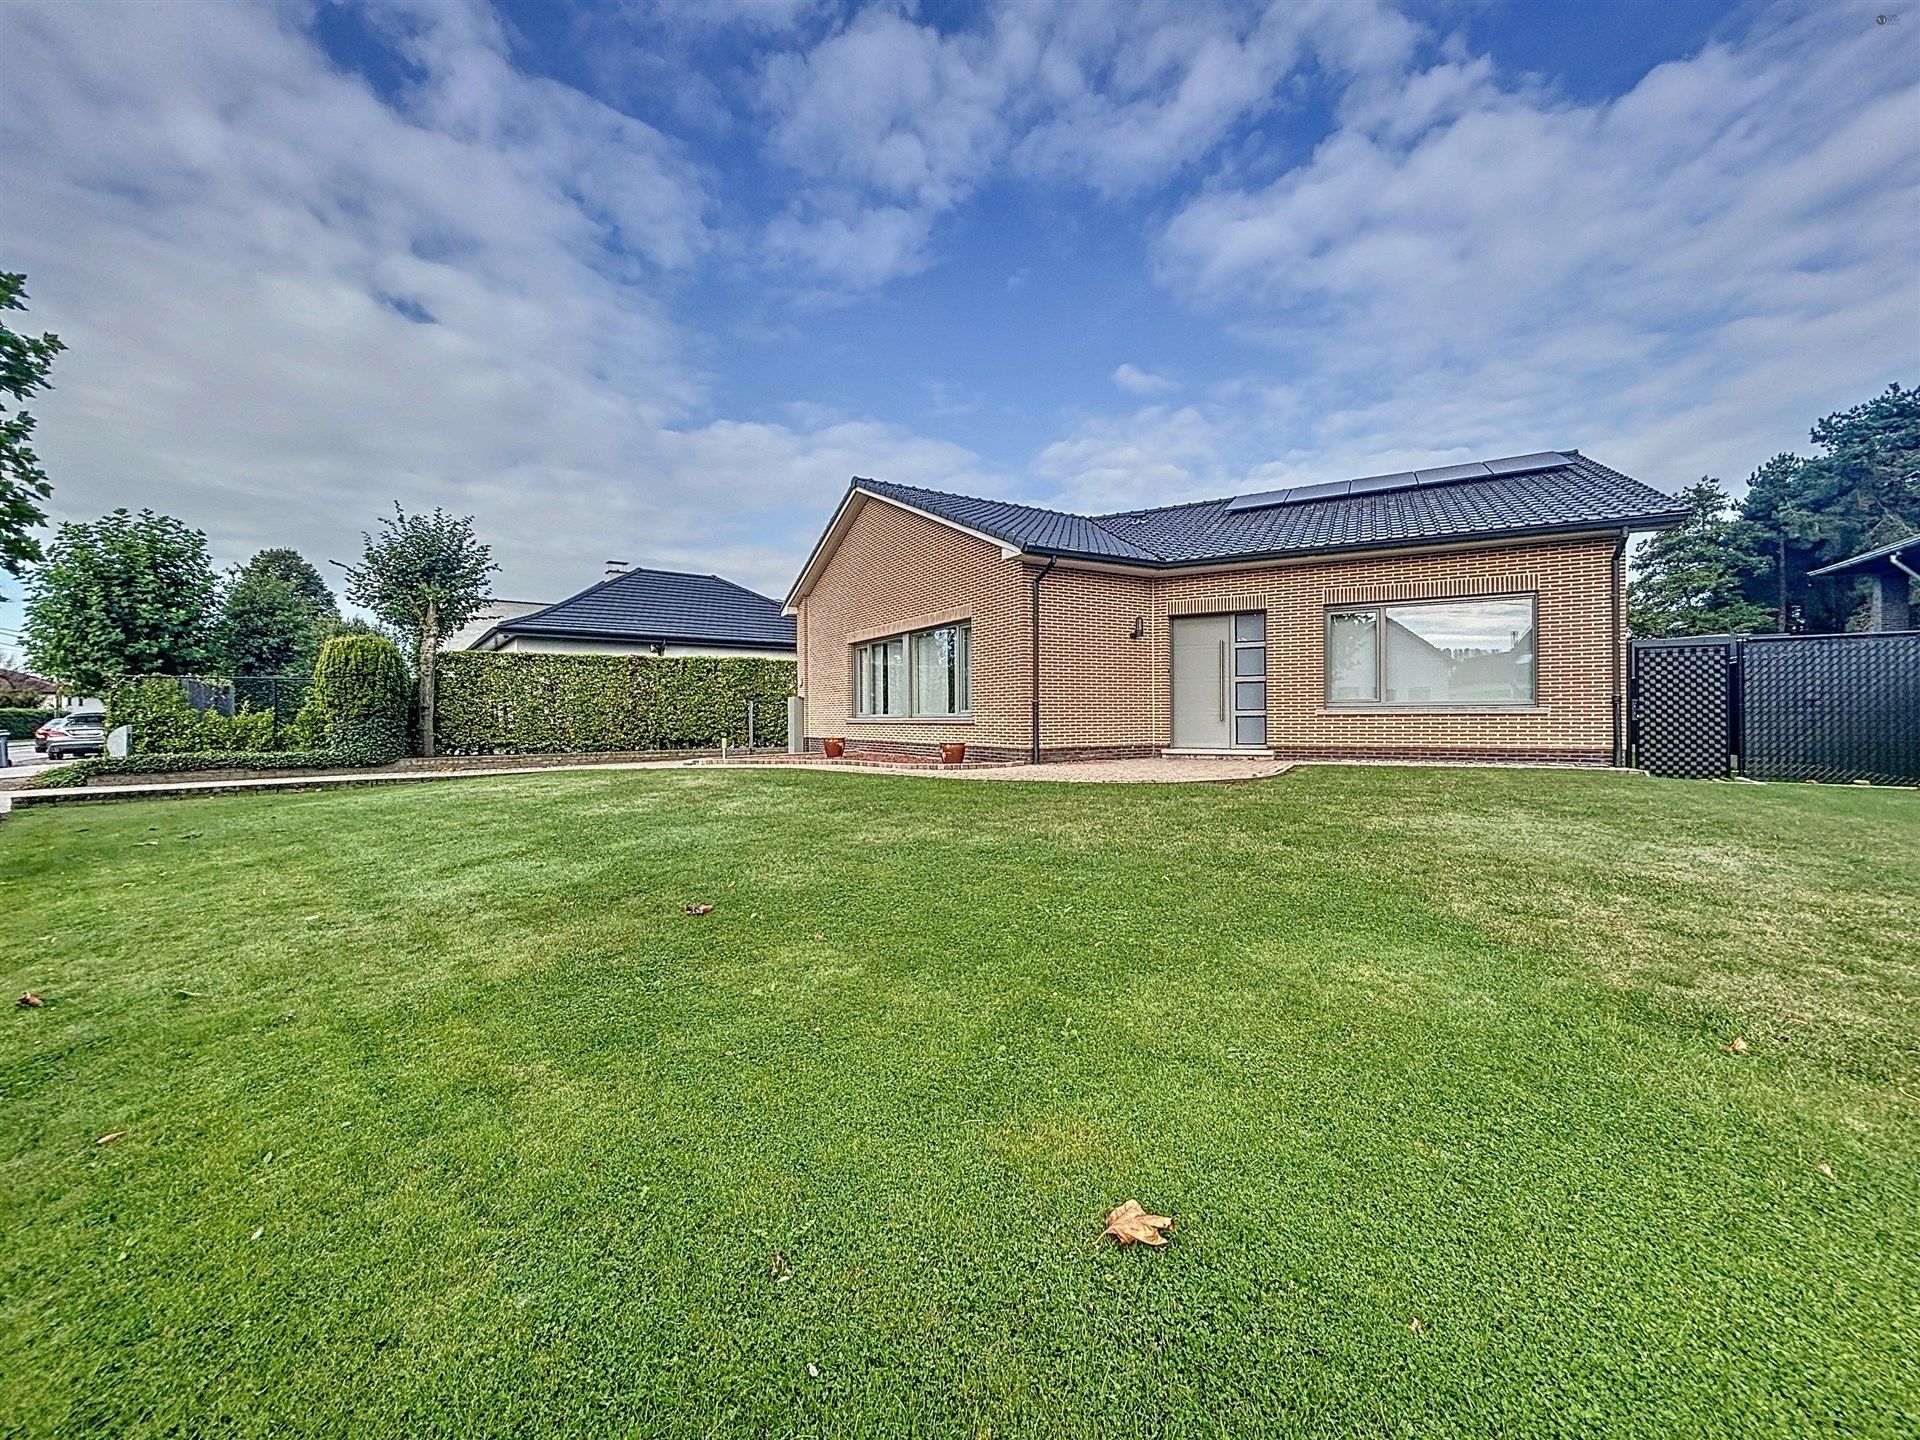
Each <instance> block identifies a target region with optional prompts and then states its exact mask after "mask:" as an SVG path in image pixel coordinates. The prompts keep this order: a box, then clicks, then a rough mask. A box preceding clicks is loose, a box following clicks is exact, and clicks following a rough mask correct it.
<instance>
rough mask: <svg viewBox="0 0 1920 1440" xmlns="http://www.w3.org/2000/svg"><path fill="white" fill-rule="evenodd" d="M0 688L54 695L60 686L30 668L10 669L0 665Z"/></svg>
mask: <svg viewBox="0 0 1920 1440" xmlns="http://www.w3.org/2000/svg"><path fill="white" fill-rule="evenodd" d="M0 690H31V691H33V692H34V693H35V694H37V695H55V694H58V693H59V690H60V687H59V686H58V685H55V684H54V683H53V681H51V680H44V679H42V678H41V677H40V676H38V675H35V674H34V673H33V672H32V671H30V670H10V669H8V668H7V667H6V666H5V665H0Z"/></svg>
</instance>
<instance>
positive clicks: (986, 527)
mask: <svg viewBox="0 0 1920 1440" xmlns="http://www.w3.org/2000/svg"><path fill="white" fill-rule="evenodd" d="M1521 458H1524V459H1525V460H1527V461H1529V462H1532V464H1533V465H1534V466H1535V467H1536V468H1531V469H1528V470H1526V471H1525V472H1523V473H1499V472H1500V471H1501V470H1502V468H1503V467H1504V466H1508V465H1510V464H1512V463H1514V462H1509V461H1500V460H1493V461H1488V462H1485V465H1481V464H1479V463H1477V462H1476V463H1475V464H1472V465H1460V466H1448V467H1445V469H1444V470H1425V471H1419V472H1413V471H1409V472H1406V473H1405V475H1404V476H1376V477H1369V479H1368V480H1366V481H1354V482H1335V483H1334V484H1332V485H1328V486H1310V487H1303V490H1302V491H1296V492H1295V494H1297V495H1299V496H1300V498H1290V497H1289V496H1288V495H1287V493H1286V492H1279V491H1276V492H1273V493H1272V494H1270V495H1263V496H1248V497H1246V498H1244V499H1241V500H1239V501H1237V502H1236V501H1235V500H1234V499H1232V498H1228V499H1225V500H1200V501H1195V502H1193V503H1191V504H1187V505H1168V506H1163V507H1161V508H1159V509H1155V510H1128V511H1122V512H1120V513H1118V514H1113V515H1091V516H1089V515H1068V514H1064V513H1062V512H1060V511H1055V510H1043V509H1040V508H1038V507H1036V506H1032V505H1013V504H1009V503H1007V502H1004V501H999V500H976V499H973V498H971V497H968V496H962V495H947V494H943V493H942V492H940V491H938V490H921V489H918V488H917V487H914V486H911V485H892V484H886V483H883V482H879V481H869V480H856V481H855V482H854V485H855V487H856V488H857V489H862V490H870V491H872V492H873V493H874V494H876V495H881V496H884V497H886V498H889V499H897V500H899V501H901V502H902V503H904V504H908V505H912V506H914V507H915V508H917V509H920V510H925V511H927V512H928V513H929V514H933V515H937V516H940V517H941V518H942V519H945V520H949V521H952V522H953V523H955V524H959V525H964V526H966V527H967V528H968V529H971V530H978V531H980V532H981V533H983V534H986V535H991V536H992V537H993V538H995V539H996V540H1001V541H1003V542H1005V543H1007V544H1009V545H1013V546H1017V547H1018V548H1020V549H1022V550H1025V551H1027V552H1029V553H1031V554H1039V555H1062V556H1071V557H1075V558H1080V559H1091V560H1113V561H1117V562H1120V563H1122V564H1126V563H1133V564H1139V565H1147V566H1155V567H1165V566H1175V565H1201V564H1208V563H1219V562H1225V561H1233V560H1250V559H1261V558H1266V557H1269V556H1292V555H1318V554H1327V553H1332V552H1336V551H1341V550H1365V549H1380V548H1383V547H1397V546H1404V545H1428V544H1445V543H1449V542H1453V541H1459V540H1467V539H1480V538H1491V537H1498V536H1506V535H1513V536H1518V535H1538V534H1550V533H1553V532H1564V531H1575V530H1582V529H1593V530H1605V529H1617V528H1621V527H1633V528H1641V527H1647V526H1654V525H1665V524H1671V523H1673V522H1675V521H1677V520H1679V519H1682V518H1684V516H1685V515H1686V513H1687V512H1686V507H1685V506H1684V505H1682V504H1681V503H1680V502H1679V501H1677V500H1676V499H1674V497H1672V496H1671V495H1663V494H1661V493H1660V492H1659V491H1658V490H1655V489H1653V488H1651V487H1650V486H1647V485H1642V484H1641V483H1640V482H1639V481H1638V480H1632V479H1629V478H1628V477H1627V476H1625V475H1622V474H1620V473H1619V472H1618V471H1617V470H1609V469H1608V468H1607V467H1606V466H1604V465H1601V464H1599V463H1598V462H1597V461H1593V460H1589V459H1588V458H1587V457H1585V456H1584V455H1580V454H1577V453H1570V454H1564V455H1563V454H1558V453H1555V452H1543V453H1542V454H1541V455H1539V456H1528V457H1521ZM1490 472H1491V473H1490ZM1416 476H1417V477H1419V478H1417V479H1416ZM1383 482H1386V483H1383ZM1349 483H1351V484H1352V485H1353V486H1354V487H1355V488H1356V489H1357V488H1358V487H1359V486H1361V485H1363V484H1367V485H1375V486H1378V487H1380V488H1372V489H1368V490H1364V491H1361V492H1360V493H1333V494H1328V493H1326V492H1328V491H1341V490H1344V489H1345V488H1346V486H1347V484H1349Z"/></svg>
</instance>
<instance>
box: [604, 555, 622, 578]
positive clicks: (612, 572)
mask: <svg viewBox="0 0 1920 1440" xmlns="http://www.w3.org/2000/svg"><path fill="white" fill-rule="evenodd" d="M626 573H627V562H626V561H624V560H609V561H607V573H606V577H605V578H607V579H608V580H612V579H614V578H615V577H616V576H620V575H624V574H626Z"/></svg>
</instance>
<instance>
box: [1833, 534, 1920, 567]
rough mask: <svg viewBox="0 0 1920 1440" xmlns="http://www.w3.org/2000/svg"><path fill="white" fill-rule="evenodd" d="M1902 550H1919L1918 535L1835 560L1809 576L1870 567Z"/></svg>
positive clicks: (1919, 541) (1919, 537)
mask: <svg viewBox="0 0 1920 1440" xmlns="http://www.w3.org/2000/svg"><path fill="white" fill-rule="evenodd" d="M1902 550H1920V535H1909V536H1907V538H1906V539H1904V540H1896V541H1894V542H1893V543H1892V544H1891V545H1882V546H1881V547H1880V548H1879V549H1878V550H1868V551H1866V552H1865V553H1863V554H1860V555H1854V556H1851V557H1849V558H1848V559H1845V560H1836V561H1835V562H1834V563H1833V564H1831V565H1822V566H1821V567H1820V568H1819V569H1818V570H1809V571H1808V572H1807V574H1809V575H1832V574H1835V573H1836V572H1838V571H1841V570H1851V569H1853V567H1854V566H1856V565H1871V564H1872V563H1873V562H1874V561H1875V560H1887V559H1890V558H1892V557H1893V556H1894V555H1897V554H1899V553H1900V552H1901V551H1902Z"/></svg>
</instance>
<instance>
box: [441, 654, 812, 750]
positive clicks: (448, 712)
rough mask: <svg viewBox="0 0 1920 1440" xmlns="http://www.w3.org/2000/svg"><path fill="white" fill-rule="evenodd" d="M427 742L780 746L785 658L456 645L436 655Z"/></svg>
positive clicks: (787, 689)
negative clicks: (751, 711)
mask: <svg viewBox="0 0 1920 1440" xmlns="http://www.w3.org/2000/svg"><path fill="white" fill-rule="evenodd" d="M439 681H440V683H439V692H438V696H437V700H436V704H435V712H436V723H435V727H434V728H435V738H436V740H437V741H438V748H439V750H440V751H441V753H443V754H448V755H513V754H524V755H539V754H572V753H576V752H586V751H595V750H672V749H680V748H691V747H695V746H707V745H715V744H718V743H719V741H720V740H721V739H722V738H723V737H724V738H725V739H727V740H728V741H730V742H731V743H733V744H735V745H738V744H740V743H741V742H742V741H744V740H745V739H746V738H747V702H748V701H749V700H751V701H753V702H754V705H755V716H754V730H755V734H754V736H753V740H754V742H755V743H756V744H760V745H778V744H782V743H784V741H785V740H786V734H787V697H788V696H789V695H791V694H793V691H794V663H793V661H791V660H760V659H754V658H750V657H733V656H727V657H718V656H701V655H688V656H653V655H525V654H519V655H516V654H512V653H483V652H477V651H471V650H458V651H454V652H453V653H451V654H447V655H442V656H441V657H440V661H439Z"/></svg>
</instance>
